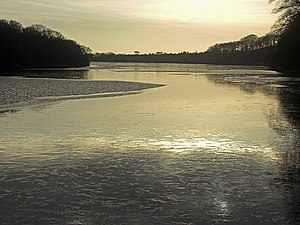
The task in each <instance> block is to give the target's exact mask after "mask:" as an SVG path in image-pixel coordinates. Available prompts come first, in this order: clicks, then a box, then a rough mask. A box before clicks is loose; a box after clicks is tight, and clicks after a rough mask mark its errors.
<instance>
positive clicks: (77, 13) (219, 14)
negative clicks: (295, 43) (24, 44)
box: [0, 0, 276, 54]
mask: <svg viewBox="0 0 300 225" xmlns="http://www.w3.org/2000/svg"><path fill="white" fill-rule="evenodd" d="M218 2H219V4H217V3H216V2H213V3H212V2H210V1H208V0H206V1H201V2H199V1H197V0H188V1H185V2H183V1H179V0H173V1H171V0H165V1H159V0H147V1H146V0H139V1H138V0H123V1H121V0H115V1H108V0H98V1H97V0H88V1H82V0H74V1H69V0H61V1H59V2H58V1H57V0H55V1H50V0H44V1H36V0H28V1H26V2H23V1H21V0H10V1H3V2H1V3H0V13H1V15H2V17H3V19H7V20H17V21H19V22H21V23H22V24H23V25H24V26H29V25H31V24H43V25H45V26H47V27H49V28H51V29H53V30H57V31H59V32H61V33H62V34H63V35H64V36H65V37H66V38H69V39H73V40H75V41H77V42H78V43H80V44H82V45H85V46H88V47H90V48H91V49H92V51H93V52H114V53H118V54H132V53H133V52H134V51H139V52H140V53H141V54H144V53H146V54H147V53H153V52H167V53H179V52H183V51H186V52H204V51H205V50H207V48H208V47H209V46H211V45H213V44H216V43H224V42H230V41H236V40H239V39H240V38H242V37H244V36H247V35H249V34H256V35H258V36H262V35H265V34H266V33H268V32H269V31H270V29H271V26H272V25H273V24H274V22H275V20H276V16H275V15H274V14H272V13H271V11H272V7H273V6H272V5H270V4H269V3H268V1H267V0H265V1H264V0H263V1H261V0H219V1H218Z"/></svg>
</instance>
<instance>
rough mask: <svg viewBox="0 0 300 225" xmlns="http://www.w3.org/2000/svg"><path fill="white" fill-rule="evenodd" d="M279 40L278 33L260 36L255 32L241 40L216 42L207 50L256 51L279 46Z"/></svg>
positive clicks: (227, 51) (228, 51) (226, 51)
mask: <svg viewBox="0 0 300 225" xmlns="http://www.w3.org/2000/svg"><path fill="white" fill-rule="evenodd" d="M278 40H279V35H276V34H267V35H264V36H262V37H258V36H257V35H255V34H250V35H248V36H246V37H243V38H241V39H240V40H239V41H232V42H227V43H221V44H215V45H213V46H211V47H209V48H208V50H207V51H209V52H218V53H231V52H246V51H254V50H258V49H263V48H267V47H274V46H277V44H278Z"/></svg>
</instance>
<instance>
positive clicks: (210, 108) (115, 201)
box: [0, 63, 300, 225]
mask: <svg viewBox="0 0 300 225" xmlns="http://www.w3.org/2000/svg"><path fill="white" fill-rule="evenodd" d="M31 73H32V74H31ZM36 73H37V72H35V71H32V72H26V74H25V75H26V76H28V75H29V76H33V77H34V76H37V74H36ZM64 73H65V74H66V77H76V78H80V80H73V79H71V80H65V79H64V80H60V79H57V78H55V79H48V78H45V77H52V78H53V77H56V75H62V74H64ZM72 73H73V72H72V71H51V72H49V71H48V72H47V71H44V72H41V71H39V72H38V76H43V77H44V78H42V79H41V78H39V79H28V78H0V81H1V84H0V85H1V96H5V98H3V97H1V99H0V101H1V105H0V109H2V111H3V113H2V114H1V116H0V143H1V145H0V223H1V224H39V225H43V224H45V225H48V224H53V225H54V224H55V225H56V224H74V225H75V224H95V225H96V224H180V225H181V224H257V225H258V224H270V225H273V224H278V225H282V224H293V225H294V224H299V223H300V214H299V213H300V211H299V209H300V195H299V193H300V186H299V185H300V173H299V168H300V166H299V163H300V162H299V157H300V153H299V129H300V128H299V125H300V118H299V115H300V114H299V112H300V107H299V104H298V99H299V88H298V80H297V78H293V77H286V76H284V74H277V73H275V72H272V71H268V70H265V68H262V67H240V66H208V65H184V64H133V63H115V64H111V63H95V64H93V65H92V68H91V69H90V70H89V71H75V72H74V73H75V74H72ZM83 79H86V81H84V80H83ZM107 82H108V83H107ZM128 82H130V83H128ZM132 82H134V83H132ZM145 83H146V84H145ZM155 84H166V86H163V87H159V88H155V89H149V90H147V91H145V92H141V93H139V94H135V95H123V96H116V97H111V95H109V96H110V97H109V98H86V99H84V98H85V95H86V94H95V93H96V94H98V93H107V92H109V91H111V90H115V91H116V93H119V92H121V93H123V92H127V91H129V92H131V91H134V92H135V91H139V90H141V89H144V88H148V87H157V86H156V85H155ZM3 85H5V86H3ZM99 85H100V86H99ZM101 85H103V86H101ZM109 85H112V86H111V87H108V86H109ZM123 85H124V86H123ZM135 85H136V86H135ZM144 85H146V86H144ZM2 87H5V88H7V89H5V90H3V89H2ZM17 87H18V88H17ZM26 87H28V88H26ZM116 87H120V89H118V90H116ZM128 87H130V88H129V89H128ZM139 87H141V88H139ZM105 88H108V89H107V90H108V91H107V90H106V89H105ZM137 89H138V90H137ZM87 90H90V91H87ZM3 93H4V94H3ZM25 93H26V94H25ZM28 93H30V96H28V95H29V94H28ZM68 95H84V96H81V97H80V99H73V100H66V101H57V102H53V103H52V104H37V103H38V102H35V104H30V101H32V100H34V101H36V99H38V98H39V97H49V96H52V97H53V96H64V97H63V98H60V100H64V99H65V97H66V96H68ZM7 96H9V98H7ZM24 96H25V97H24ZM26 96H27V97H26ZM82 97H83V98H82ZM94 97H95V96H94ZM102 97H103V96H102ZM17 102H27V103H28V104H26V107H21V106H20V105H18V106H17V107H14V104H15V103H17ZM12 103H14V104H12ZM8 106H9V107H8ZM8 108H9V109H8Z"/></svg>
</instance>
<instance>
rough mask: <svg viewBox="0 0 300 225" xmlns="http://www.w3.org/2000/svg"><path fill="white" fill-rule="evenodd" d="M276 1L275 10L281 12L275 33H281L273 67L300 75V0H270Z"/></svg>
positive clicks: (271, 1)
mask: <svg viewBox="0 0 300 225" xmlns="http://www.w3.org/2000/svg"><path fill="white" fill-rule="evenodd" d="M269 2H270V3H275V6H274V9H273V12H274V13H280V15H279V18H278V20H277V21H276V22H275V24H274V26H273V33H278V34H280V39H279V42H278V51H277V53H276V54H275V56H274V57H273V59H272V64H271V67H272V68H274V69H277V70H281V71H293V72H296V73H297V74H298V75H300V74H299V73H300V64H299V62H298V61H299V59H300V32H299V31H300V0H269Z"/></svg>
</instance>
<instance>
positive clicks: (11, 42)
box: [0, 20, 90, 70]
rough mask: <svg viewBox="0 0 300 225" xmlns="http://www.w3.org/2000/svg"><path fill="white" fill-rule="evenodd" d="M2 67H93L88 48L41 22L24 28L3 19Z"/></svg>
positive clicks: (0, 28) (0, 37)
mask: <svg viewBox="0 0 300 225" xmlns="http://www.w3.org/2000/svg"><path fill="white" fill-rule="evenodd" d="M0 49H1V52H0V68H1V69H2V70H3V69H8V70H10V69H15V70H18V69H29V68H65V67H82V66H89V64H90V62H89V59H88V57H87V54H88V53H89V52H90V49H89V48H88V47H85V46H83V45H79V44H78V43H76V42H75V41H73V40H69V39H66V38H65V37H64V36H63V35H62V34H61V33H59V32H57V31H54V30H52V29H50V28H47V27H45V26H43V25H40V24H35V25H31V26H29V27H23V26H22V24H21V23H19V22H17V21H13V20H10V21H8V20H0Z"/></svg>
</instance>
